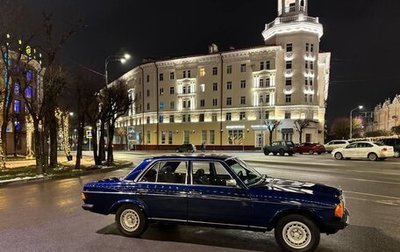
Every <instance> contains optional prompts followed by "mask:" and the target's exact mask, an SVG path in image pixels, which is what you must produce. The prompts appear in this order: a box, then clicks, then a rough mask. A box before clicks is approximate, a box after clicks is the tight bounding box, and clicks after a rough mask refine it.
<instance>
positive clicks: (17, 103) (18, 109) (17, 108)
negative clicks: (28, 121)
mask: <svg viewBox="0 0 400 252" xmlns="http://www.w3.org/2000/svg"><path fill="white" fill-rule="evenodd" d="M14 112H15V113H20V112H21V101H20V100H14Z"/></svg>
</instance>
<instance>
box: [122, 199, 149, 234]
mask: <svg viewBox="0 0 400 252" xmlns="http://www.w3.org/2000/svg"><path fill="white" fill-rule="evenodd" d="M115 222H116V223H117V226H118V229H119V231H120V232H121V233H122V234H123V235H125V236H129V237H138V236H140V235H141V234H143V232H144V231H145V230H146V228H147V219H146V216H145V214H144V213H143V211H142V209H140V208H139V207H137V206H135V205H131V204H125V205H122V206H121V207H120V208H118V210H117V213H116V214H115Z"/></svg>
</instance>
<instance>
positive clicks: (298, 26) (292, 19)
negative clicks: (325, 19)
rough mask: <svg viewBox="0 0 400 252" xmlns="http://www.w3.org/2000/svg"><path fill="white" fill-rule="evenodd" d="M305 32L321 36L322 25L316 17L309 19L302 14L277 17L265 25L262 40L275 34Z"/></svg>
mask: <svg viewBox="0 0 400 252" xmlns="http://www.w3.org/2000/svg"><path fill="white" fill-rule="evenodd" d="M297 31H306V32H312V33H316V34H318V36H319V38H321V37H322V35H323V28H322V25H321V24H320V23H319V19H318V18H317V17H309V16H306V15H304V14H303V13H300V14H297V15H291V16H286V17H277V18H276V19H275V20H274V21H272V22H271V23H269V24H266V25H265V30H264V31H263V36H264V40H268V39H269V38H271V37H273V36H274V35H277V34H282V33H290V32H297Z"/></svg>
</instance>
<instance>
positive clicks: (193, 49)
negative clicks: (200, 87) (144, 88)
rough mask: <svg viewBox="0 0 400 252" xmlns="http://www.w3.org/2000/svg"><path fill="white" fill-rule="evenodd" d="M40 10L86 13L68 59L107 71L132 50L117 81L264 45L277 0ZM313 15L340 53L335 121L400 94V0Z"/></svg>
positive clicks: (130, 2) (327, 8) (47, 1)
mask: <svg viewBox="0 0 400 252" xmlns="http://www.w3.org/2000/svg"><path fill="white" fill-rule="evenodd" d="M26 2H28V3H30V4H31V5H30V6H32V10H34V11H35V12H39V11H42V10H46V11H48V12H49V11H51V12H53V13H54V15H55V16H56V17H57V19H58V20H61V22H64V23H68V22H71V21H72V20H73V19H74V18H79V17H82V18H84V20H85V22H86V24H87V25H88V26H87V28H85V29H84V30H82V31H80V32H79V33H78V34H77V35H75V36H74V37H73V38H72V39H71V40H70V41H69V42H68V44H67V45H66V47H65V49H64V52H63V54H62V61H63V62H64V63H65V64H68V65H74V64H76V63H79V64H83V65H85V66H87V67H90V68H93V69H95V70H96V71H99V72H104V60H105V58H106V57H107V56H109V55H112V54H115V53H120V52H129V53H130V54H132V55H133V56H134V60H132V61H131V62H130V63H129V64H127V65H126V66H121V65H119V63H112V64H111V65H110V67H109V72H110V76H111V79H112V78H116V77H118V76H120V75H122V74H123V73H124V72H126V71H128V70H129V69H131V68H133V67H134V66H136V65H138V64H139V63H140V62H141V60H142V59H143V58H154V59H161V58H166V57H177V56H184V55H197V54H205V53H207V50H208V45H209V44H211V43H215V44H217V45H218V46H219V48H220V50H227V49H228V48H229V47H230V46H233V47H235V48H237V49H239V48H247V47H252V46H259V45H262V44H263V38H262V36H261V32H262V31H263V29H264V26H265V23H269V22H271V21H273V20H274V19H275V18H276V16H277V14H276V12H277V1H276V0H246V1H227V0H219V1H217V0H203V1H199V0H190V1H188V0H187V1H179V0H169V1H166V0H147V1H136V0H108V1H105V0H40V1H38V0H26ZM309 15H310V16H317V17H319V18H320V22H321V23H322V24H323V25H324V33H325V34H324V36H323V37H322V40H321V51H329V52H332V67H331V85H330V90H329V101H328V111H327V117H328V121H329V122H332V120H333V119H334V118H336V117H340V116H348V114H349V111H350V110H351V109H352V108H354V107H356V106H357V105H358V104H363V105H364V106H365V107H366V110H365V111H371V110H373V108H374V107H375V105H376V104H378V103H380V102H383V101H384V100H385V99H386V98H393V97H394V96H395V94H396V93H400V76H399V73H400V63H399V59H400V48H399V45H400V35H399V32H400V29H399V25H400V1H396V0H309Z"/></svg>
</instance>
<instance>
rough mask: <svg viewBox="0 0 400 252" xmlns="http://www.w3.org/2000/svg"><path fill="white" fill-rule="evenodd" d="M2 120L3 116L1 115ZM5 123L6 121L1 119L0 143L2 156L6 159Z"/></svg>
mask: <svg viewBox="0 0 400 252" xmlns="http://www.w3.org/2000/svg"><path fill="white" fill-rule="evenodd" d="M3 120H4V117H3ZM7 124H8V122H6V121H3V124H2V125H1V144H2V146H3V152H4V158H5V159H7Z"/></svg>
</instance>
